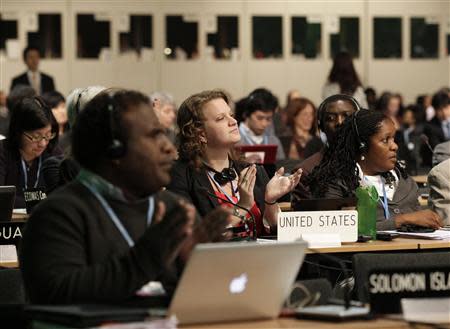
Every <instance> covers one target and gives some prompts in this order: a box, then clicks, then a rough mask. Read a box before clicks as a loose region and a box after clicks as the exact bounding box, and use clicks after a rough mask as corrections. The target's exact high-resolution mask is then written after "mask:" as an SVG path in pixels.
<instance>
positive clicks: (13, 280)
mask: <svg viewBox="0 0 450 329" xmlns="http://www.w3.org/2000/svg"><path fill="white" fill-rule="evenodd" d="M25 303H26V295H25V288H24V285H23V281H22V274H21V273H20V270H19V269H9V268H8V269H1V270H0V323H1V324H2V328H3V327H4V328H26V320H25V316H24V306H25Z"/></svg>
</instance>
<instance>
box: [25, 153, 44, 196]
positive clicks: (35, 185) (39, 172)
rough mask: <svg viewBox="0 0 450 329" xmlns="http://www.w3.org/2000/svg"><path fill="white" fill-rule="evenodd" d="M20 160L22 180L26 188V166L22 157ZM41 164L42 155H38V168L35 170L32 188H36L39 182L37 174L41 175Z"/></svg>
mask: <svg viewBox="0 0 450 329" xmlns="http://www.w3.org/2000/svg"><path fill="white" fill-rule="evenodd" d="M21 161H22V171H23V181H24V185H25V189H27V188H28V172H27V166H26V164H25V161H24V160H23V158H22V159H21ZM41 165H42V157H39V164H38V170H37V174H36V182H34V186H33V187H34V188H36V187H37V186H38V184H39V176H40V175H41Z"/></svg>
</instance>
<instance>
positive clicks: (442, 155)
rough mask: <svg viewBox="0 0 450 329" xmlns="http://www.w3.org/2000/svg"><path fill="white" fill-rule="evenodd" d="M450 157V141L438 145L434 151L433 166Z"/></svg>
mask: <svg viewBox="0 0 450 329" xmlns="http://www.w3.org/2000/svg"><path fill="white" fill-rule="evenodd" d="M449 158H450V141H448V142H444V143H440V144H438V145H436V147H435V148H434V151H433V166H436V165H437V164H439V163H441V162H442V161H445V160H447V159H449Z"/></svg>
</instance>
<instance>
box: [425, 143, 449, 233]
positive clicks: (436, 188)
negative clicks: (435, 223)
mask: <svg viewBox="0 0 450 329" xmlns="http://www.w3.org/2000/svg"><path fill="white" fill-rule="evenodd" d="M444 144H445V143H444ZM447 144H449V143H447ZM440 145H441V144H440ZM449 145H450V144H449ZM428 186H430V197H429V198H428V205H429V206H430V207H431V209H432V210H434V211H435V212H437V213H438V214H439V216H441V218H442V220H443V222H444V225H450V159H447V160H445V161H444V162H441V163H440V164H438V165H437V166H435V167H434V168H433V169H431V171H430V173H429V174H428Z"/></svg>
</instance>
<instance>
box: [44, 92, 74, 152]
mask: <svg viewBox="0 0 450 329" xmlns="http://www.w3.org/2000/svg"><path fill="white" fill-rule="evenodd" d="M42 98H43V99H44V101H45V103H47V105H48V106H49V107H50V108H51V109H52V113H53V116H54V117H55V119H56V122H57V123H58V129H59V132H58V139H59V147H61V149H62V150H63V151H65V150H66V149H67V147H68V146H69V144H70V139H69V135H67V134H66V132H67V130H68V129H69V125H68V123H67V108H66V100H65V99H64V96H63V95H62V94H61V93H60V92H57V91H51V92H48V93H45V94H44V95H42Z"/></svg>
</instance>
